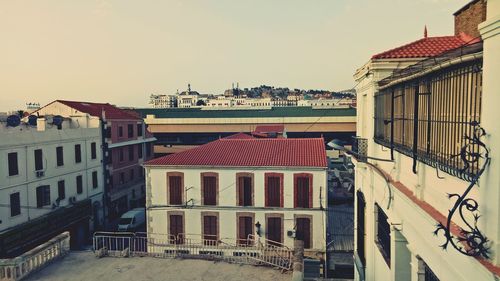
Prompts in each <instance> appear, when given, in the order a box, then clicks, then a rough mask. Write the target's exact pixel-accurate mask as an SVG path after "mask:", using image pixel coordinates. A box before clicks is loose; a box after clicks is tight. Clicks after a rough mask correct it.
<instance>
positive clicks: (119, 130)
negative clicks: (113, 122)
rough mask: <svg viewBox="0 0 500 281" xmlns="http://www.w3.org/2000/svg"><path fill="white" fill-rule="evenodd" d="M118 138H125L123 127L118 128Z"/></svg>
mask: <svg viewBox="0 0 500 281" xmlns="http://www.w3.org/2000/svg"><path fill="white" fill-rule="evenodd" d="M118 137H120V138H121V137H123V127H122V126H118Z"/></svg>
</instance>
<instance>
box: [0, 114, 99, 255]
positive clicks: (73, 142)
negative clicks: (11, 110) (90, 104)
mask: <svg viewBox="0 0 500 281" xmlns="http://www.w3.org/2000/svg"><path fill="white" fill-rule="evenodd" d="M33 120H36V121H33ZM30 122H31V124H28V123H21V124H20V125H18V126H15V127H12V126H5V125H4V124H2V125H1V127H0V159H1V162H0V163H1V164H0V167H1V169H0V202H1V205H0V206H1V207H0V208H1V209H2V211H1V212H0V253H1V255H0V256H1V257H12V256H16V255H18V254H21V253H23V252H25V251H27V250H29V249H31V248H33V247H34V246H36V245H38V244H41V243H44V242H46V241H47V240H49V239H51V238H52V237H53V236H55V235H58V234H60V233H62V232H64V231H69V232H70V233H71V236H72V241H71V244H72V246H73V247H79V246H81V245H82V244H83V243H85V242H86V241H85V237H87V235H88V234H89V232H91V231H93V230H95V229H99V228H100V227H101V226H102V224H103V222H104V215H103V209H102V206H103V190H104V179H103V167H102V164H101V161H102V153H101V152H100V143H101V134H100V128H99V123H98V122H94V121H92V120H89V119H88V118H86V117H72V118H65V119H64V120H63V119H62V118H60V119H58V117H53V116H40V117H38V118H36V117H35V118H34V119H31V120H30Z"/></svg>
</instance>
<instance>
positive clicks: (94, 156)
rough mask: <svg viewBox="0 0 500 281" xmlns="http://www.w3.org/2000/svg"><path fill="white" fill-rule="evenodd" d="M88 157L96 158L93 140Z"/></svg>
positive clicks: (95, 146)
mask: <svg viewBox="0 0 500 281" xmlns="http://www.w3.org/2000/svg"><path fill="white" fill-rule="evenodd" d="M90 158H91V159H97V145H96V143H95V142H93V143H91V144H90Z"/></svg>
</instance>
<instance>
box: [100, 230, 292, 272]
mask: <svg viewBox="0 0 500 281" xmlns="http://www.w3.org/2000/svg"><path fill="white" fill-rule="evenodd" d="M93 249H94V252H95V253H96V255H99V256H112V257H129V256H151V257H157V258H196V259H208V260H221V261H226V262H231V263H242V264H251V265H269V266H273V267H278V268H281V269H284V270H290V269H291V266H292V256H293V251H292V250H291V249H290V248H288V247H286V246H285V245H283V244H281V243H277V242H275V241H270V240H267V239H263V238H260V237H258V236H257V237H256V236H254V235H249V236H248V238H247V239H234V238H218V237H210V235H199V234H186V233H182V234H178V235H176V236H174V235H164V234H151V233H149V234H146V233H128V232H118V233H116V232H96V233H95V234H94V238H93Z"/></svg>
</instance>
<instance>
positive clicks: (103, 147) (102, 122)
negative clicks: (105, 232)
mask: <svg viewBox="0 0 500 281" xmlns="http://www.w3.org/2000/svg"><path fill="white" fill-rule="evenodd" d="M99 121H100V122H99V123H100V127H101V163H102V173H103V179H104V182H103V187H102V191H103V196H102V216H103V220H102V221H103V228H104V229H106V226H107V219H108V216H107V212H106V204H107V201H108V190H107V186H108V184H107V182H108V177H107V171H106V152H107V150H108V149H107V147H108V146H107V145H106V113H105V111H104V110H103V111H102V116H101V118H99Z"/></svg>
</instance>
